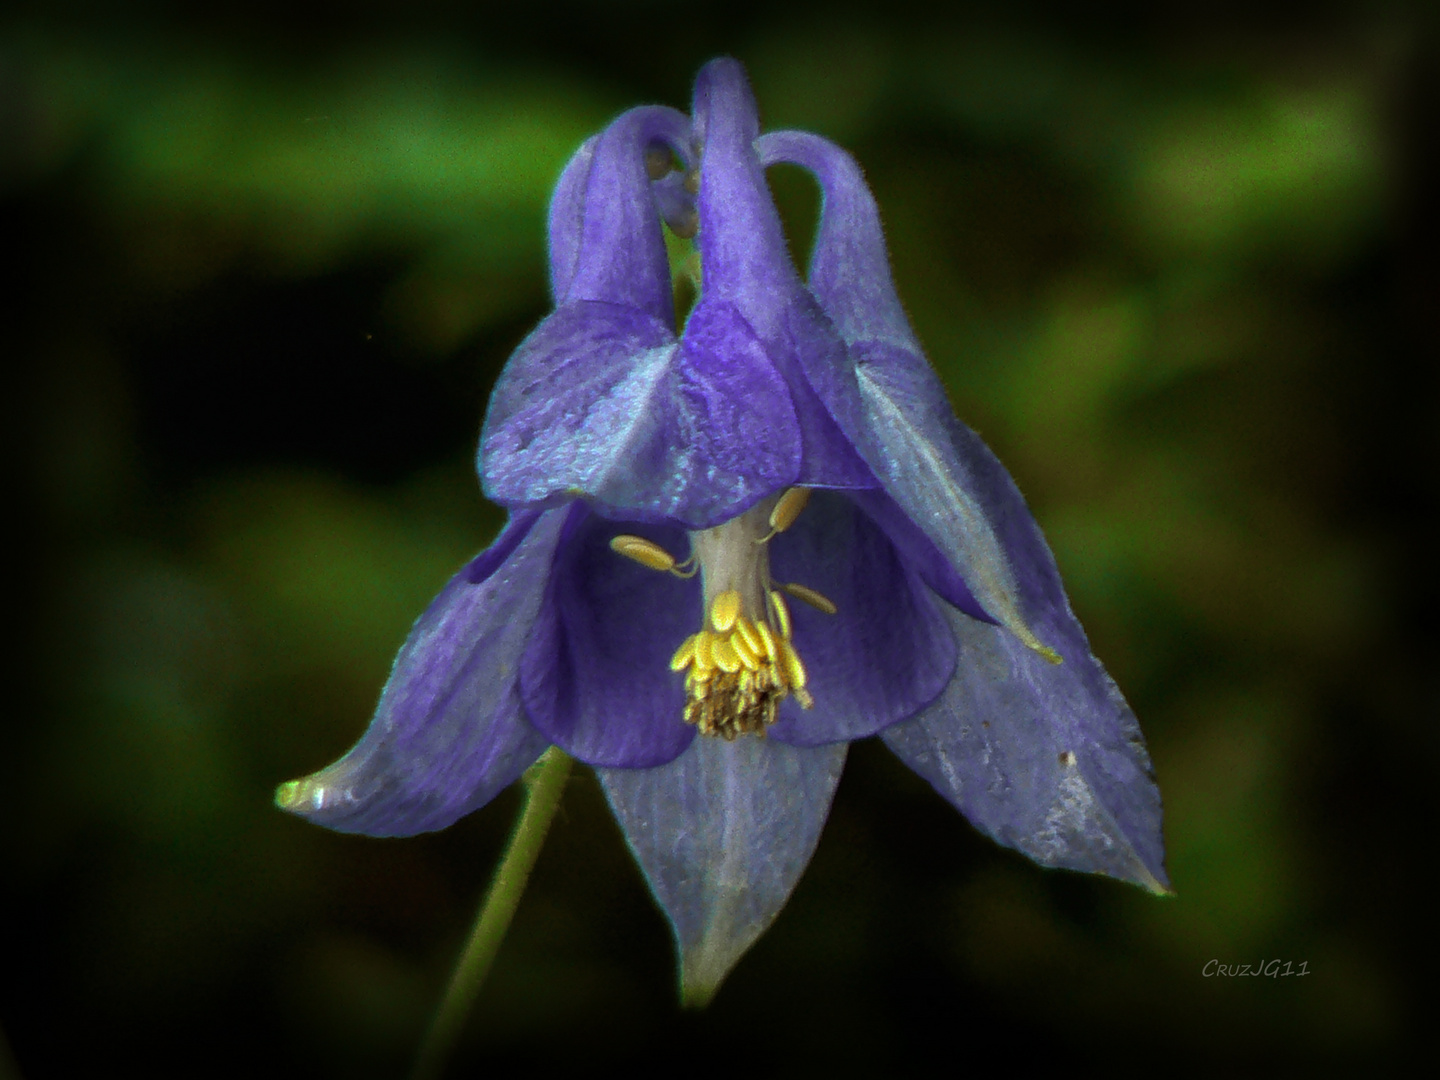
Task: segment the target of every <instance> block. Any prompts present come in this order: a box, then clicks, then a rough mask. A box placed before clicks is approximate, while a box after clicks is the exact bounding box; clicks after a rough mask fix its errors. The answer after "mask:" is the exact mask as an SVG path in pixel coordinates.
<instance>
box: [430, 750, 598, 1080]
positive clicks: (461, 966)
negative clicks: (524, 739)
mask: <svg viewBox="0 0 1440 1080" xmlns="http://www.w3.org/2000/svg"><path fill="white" fill-rule="evenodd" d="M570 763H571V762H570V758H569V757H568V756H567V755H566V754H564V753H563V752H561V751H560V749H559V748H557V747H553V746H552V747H551V748H550V749H549V750H547V751H545V753H544V755H543V756H542V757H541V758H540V760H539V761H538V762H536V763H535V764H534V765H533V766H532V767H531V768H530V771H529V772H528V773H526V774H525V787H526V795H525V806H524V808H523V809H522V810H521V811H520V820H519V821H518V822H517V823H516V825H515V832H514V833H513V834H512V835H511V837H510V844H509V847H507V848H506V850H505V856H504V858H502V859H501V860H500V866H499V867H498V868H497V869H496V871H495V879H494V881H492V882H491V883H490V891H489V892H488V893H487V894H486V895H485V902H484V903H483V904H482V905H481V906H480V913H479V916H478V917H477V918H476V920H475V928H474V929H473V930H472V931H471V932H470V940H469V941H467V942H466V943H465V951H464V952H462V953H461V954H460V962H459V963H458V964H456V965H455V974H454V975H453V976H451V978H450V986H449V987H448V988H447V989H446V991H445V997H444V999H443V1000H442V1001H441V1002H440V1008H439V1010H438V1011H437V1012H436V1013H435V1020H434V1022H433V1023H432V1024H431V1025H430V1030H429V1031H428V1032H427V1033H426V1035H425V1041H424V1042H423V1043H422V1044H421V1046H420V1053H419V1056H417V1057H416V1059H415V1068H414V1070H413V1071H412V1072H411V1073H410V1080H438V1077H439V1076H440V1073H441V1070H442V1069H444V1067H445V1062H446V1061H447V1060H449V1057H450V1053H451V1051H452V1050H454V1049H455V1043H456V1041H457V1040H458V1039H459V1037H460V1031H461V1029H462V1028H463V1027H464V1024H465V1017H466V1016H467V1015H468V1014H469V1012H470V1006H471V1005H473V1004H474V1003H475V997H476V995H477V994H479V993H480V987H481V985H482V984H483V983H484V982H485V976H486V975H488V974H489V973H490V965H491V964H492V963H493V962H494V960H495V953H496V952H498V951H499V949H500V942H501V941H502V940H504V938H505V931H507V930H508V929H509V928H510V920H511V919H512V918H514V916H515V909H516V907H518V906H519V904H520V895H521V894H522V893H523V892H524V891H525V884H526V882H528V881H529V880H530V871H531V870H533V869H534V868H535V860H536V859H537V858H538V857H539V855H540V846H541V845H542V844H544V843H545V834H546V833H547V832H549V831H550V822H551V821H552V820H553V819H554V817H555V811H556V810H557V809H558V808H559V806H560V795H561V792H563V791H564V790H565V780H566V778H567V777H568V776H569V775H570Z"/></svg>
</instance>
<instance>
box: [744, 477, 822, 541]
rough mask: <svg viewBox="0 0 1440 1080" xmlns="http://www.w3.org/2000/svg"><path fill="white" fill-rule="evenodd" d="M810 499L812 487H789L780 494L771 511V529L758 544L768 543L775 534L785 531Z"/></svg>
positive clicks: (793, 522)
mask: <svg viewBox="0 0 1440 1080" xmlns="http://www.w3.org/2000/svg"><path fill="white" fill-rule="evenodd" d="M809 501H810V489H809V488H803V487H793V488H788V489H787V490H786V492H785V494H784V495H781V496H780V499H779V501H777V502H776V503H775V509H773V510H771V511H770V531H769V532H768V533H766V534H765V535H764V536H762V537H760V539H758V540H756V541H755V543H757V544H767V543H769V542H770V541H771V540H772V539H773V538H774V537H775V536H777V535H778V534H780V533H782V532H784V531H785V530H786V529H788V528H790V526H791V525H794V524H795V519H796V518H798V517H799V516H800V511H801V510H804V509H805V504H806V503H807V502H809Z"/></svg>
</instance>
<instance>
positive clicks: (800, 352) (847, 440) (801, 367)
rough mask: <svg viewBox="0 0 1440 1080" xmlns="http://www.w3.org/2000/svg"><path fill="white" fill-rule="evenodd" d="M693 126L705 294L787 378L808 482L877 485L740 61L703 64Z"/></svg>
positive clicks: (842, 358)
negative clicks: (790, 238)
mask: <svg viewBox="0 0 1440 1080" xmlns="http://www.w3.org/2000/svg"><path fill="white" fill-rule="evenodd" d="M695 130H696V133H697V135H698V136H701V137H703V154H702V156H701V166H700V195H699V202H698V208H699V213H700V233H699V236H698V238H697V243H698V244H699V245H700V248H701V252H702V254H703V256H704V266H705V280H704V294H705V296H706V297H707V298H716V299H721V300H725V301H728V302H730V303H731V304H733V305H734V306H735V309H736V310H737V311H738V312H739V313H740V315H741V316H742V317H743V318H744V319H745V320H746V322H748V323H749V324H750V326H751V327H753V328H754V331H755V334H756V336H757V337H758V338H759V340H760V341H761V343H762V344H763V345H764V348H765V350H766V352H767V353H768V354H769V356H770V358H771V360H772V361H773V362H774V364H775V367H776V369H777V370H778V371H779V372H780V373H781V375H782V376H783V377H784V378H785V381H786V383H787V384H788V385H789V387H790V394H791V397H792V398H793V400H794V402H795V408H796V412H797V415H798V417H799V422H800V427H801V433H802V446H803V456H804V464H803V466H802V469H803V472H802V476H803V480H804V482H805V483H806V484H808V485H812V486H817V487H845V488H858V487H868V486H873V485H874V482H875V481H874V477H873V476H872V475H871V473H870V470H869V469H868V468H867V467H866V465H865V463H864V461H863V460H862V459H861V457H860V455H858V454H857V453H856V450H855V448H854V446H852V442H853V440H854V439H855V438H865V437H866V436H867V435H868V429H867V428H866V425H865V413H864V408H863V404H862V403H861V401H860V398H859V393H858V390H857V388H856V385H855V376H854V372H853V370H852V366H851V364H850V362H849V360H848V358H847V357H846V354H845V349H844V345H843V343H842V342H841V341H840V339H839V337H838V336H837V335H836V333H835V331H834V329H833V328H832V327H831V326H830V324H829V322H828V320H827V319H826V318H825V316H824V315H823V314H822V313H821V311H820V310H819V308H818V306H817V305H816V303H815V301H814V298H813V297H811V296H810V294H809V293H808V292H807V291H806V290H805V287H804V285H803V283H802V282H801V281H800V277H799V275H798V274H797V273H796V272H795V267H794V265H793V264H792V263H791V261H790V253H789V250H788V249H787V247H786V244H785V236H784V232H783V230H782V229H781V225H780V215H779V214H778V213H777V212H776V210H775V204H774V201H773V200H772V199H771V197H770V189H769V187H768V186H767V185H766V183H765V173H764V170H763V169H762V168H761V165H760V159H759V157H758V156H757V155H756V153H755V148H754V141H755V137H756V135H757V134H758V131H759V119H758V118H757V116H756V112H755V99H754V97H753V96H752V95H751V93H750V87H749V84H748V83H747V82H746V79H745V72H744V69H743V68H742V67H741V66H740V64H739V62H738V61H735V60H732V59H729V58H724V59H720V60H715V61H712V62H711V63H709V64H707V65H706V66H705V68H704V69H703V70H702V71H701V72H700V76H699V78H698V79H697V81H696V85H695ZM686 334H687V336H688V334H689V329H688V327H687V330H686Z"/></svg>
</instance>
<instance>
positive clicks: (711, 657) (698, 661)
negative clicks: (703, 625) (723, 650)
mask: <svg viewBox="0 0 1440 1080" xmlns="http://www.w3.org/2000/svg"><path fill="white" fill-rule="evenodd" d="M694 641H695V668H696V671H697V672H698V671H699V670H701V669H704V670H706V671H708V670H709V669H710V668H713V667H714V666H715V653H714V651H713V647H714V644H715V635H714V634H712V633H710V631H709V630H701V631H700V632H699V633H698V634H696V635H695V637H694Z"/></svg>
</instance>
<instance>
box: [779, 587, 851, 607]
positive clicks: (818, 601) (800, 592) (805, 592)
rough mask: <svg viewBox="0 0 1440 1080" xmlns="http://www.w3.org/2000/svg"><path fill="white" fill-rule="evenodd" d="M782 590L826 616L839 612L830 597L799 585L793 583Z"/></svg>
mask: <svg viewBox="0 0 1440 1080" xmlns="http://www.w3.org/2000/svg"><path fill="white" fill-rule="evenodd" d="M780 588H782V589H784V590H785V591H786V592H788V593H789V594H790V595H791V596H793V597H795V599H796V600H803V601H805V603H807V604H809V605H810V606H811V607H813V608H814V609H815V610H816V611H823V612H824V613H825V614H826V615H834V614H835V612H836V611H837V610H838V609H837V608H836V607H835V604H834V603H833V602H832V601H831V599H830V598H829V597H828V596H824V595H822V594H820V593H818V592H816V591H815V590H814V589H811V588H807V587H806V586H804V585H797V584H795V583H794V582H793V581H792V582H791V583H790V584H789V585H781V586H780Z"/></svg>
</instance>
